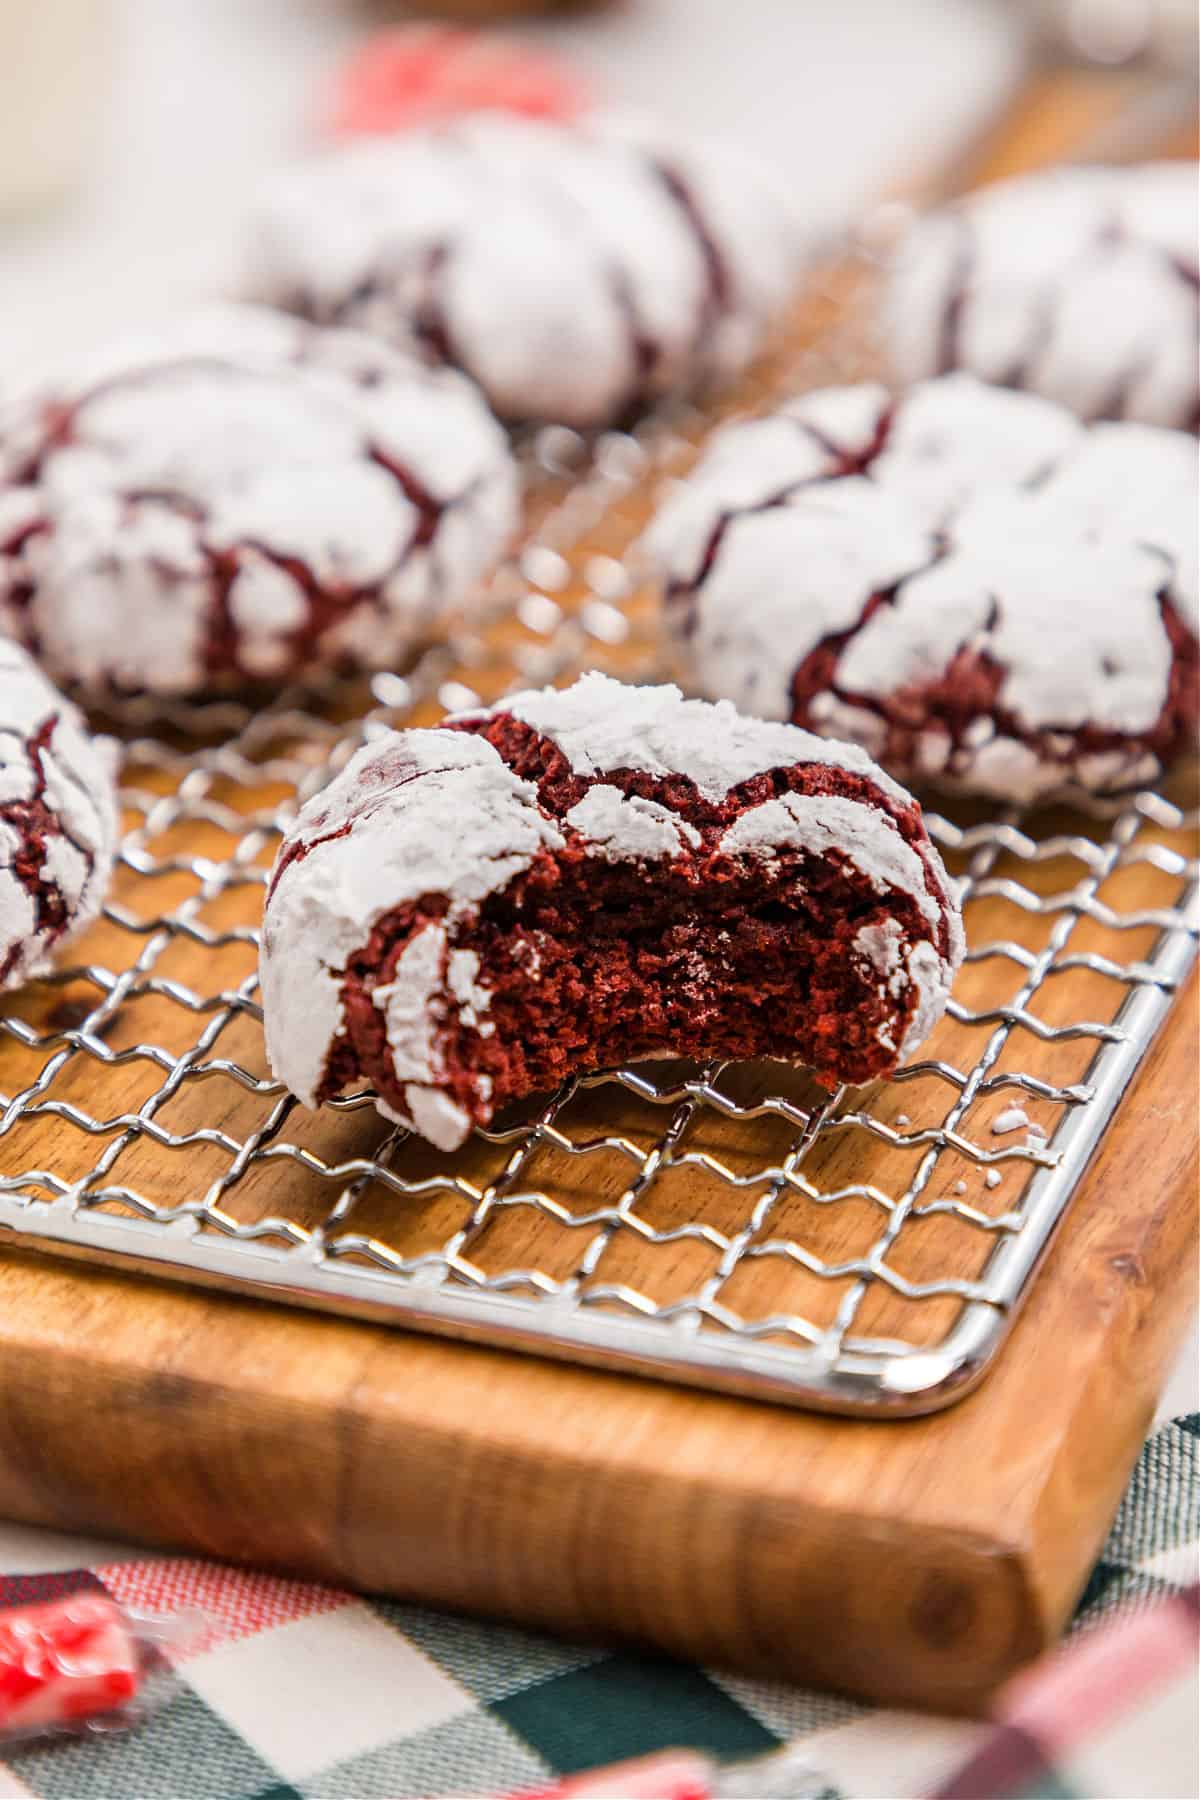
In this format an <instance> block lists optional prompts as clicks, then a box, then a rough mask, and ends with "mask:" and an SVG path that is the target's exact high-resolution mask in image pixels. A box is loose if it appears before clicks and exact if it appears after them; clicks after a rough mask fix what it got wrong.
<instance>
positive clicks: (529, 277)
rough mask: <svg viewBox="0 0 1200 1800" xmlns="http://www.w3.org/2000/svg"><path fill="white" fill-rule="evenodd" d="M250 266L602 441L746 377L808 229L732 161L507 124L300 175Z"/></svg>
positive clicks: (366, 153) (361, 152)
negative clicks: (722, 382) (597, 428)
mask: <svg viewBox="0 0 1200 1800" xmlns="http://www.w3.org/2000/svg"><path fill="white" fill-rule="evenodd" d="M251 256H252V273H251V283H252V286H253V289H254V291H255V293H256V294H258V295H260V296H262V297H263V298H265V299H267V300H270V301H271V302H273V303H275V304H277V305H281V306H285V307H288V308H289V309H291V310H293V311H296V312H299V313H301V314H303V315H304V316H305V317H308V318H312V319H315V320H317V321H318V322H319V323H323V324H330V323H334V324H339V325H353V326H355V327H357V328H360V329H363V330H366V331H370V332H372V333H375V334H377V335H379V336H380V337H383V338H385V339H388V340H389V341H392V342H398V343H410V342H420V343H421V344H422V345H423V347H424V348H425V350H426V351H427V353H428V354H430V355H431V356H434V357H436V358H438V359H439V360H443V361H448V362H453V363H456V364H457V365H458V366H459V367H461V368H463V369H465V370H466V371H467V372H468V374H470V375H472V376H473V377H474V378H475V380H476V381H478V382H479V384H480V386H481V387H482V388H483V390H484V392H485V394H486V395H487V396H488V399H489V401H490V402H491V404H492V406H493V408H494V409H495V411H496V412H497V413H499V414H500V415H501V416H502V417H504V418H508V419H514V420H557V421H560V422H561V423H564V424H568V425H573V426H579V427H587V426H592V425H599V424H604V423H606V422H608V421H611V420H614V419H617V418H620V417H623V416H625V415H626V414H628V413H629V412H631V411H632V410H634V409H635V408H641V407H644V406H645V405H646V404H647V403H648V402H650V401H651V400H653V399H654V398H656V397H657V396H659V395H662V394H665V393H668V392H671V391H674V390H676V389H679V388H681V387H686V386H691V385H693V384H694V383H695V382H696V381H697V380H700V379H705V378H708V377H711V376H723V375H727V374H730V373H732V372H734V371H736V370H737V369H739V368H740V367H741V366H742V365H743V364H744V363H745V361H746V360H747V358H748V357H749V356H750V354H751V352H752V351H753V349H754V347H755V345H756V344H757V342H758V340H759V338H760V336H761V333H762V330H763V328H764V326H765V325H766V323H767V321H768V320H769V319H770V318H771V317H772V315H773V314H774V313H775V312H776V311H777V310H778V308H779V307H780V305H781V304H782V303H783V301H784V300H785V299H786V298H787V296H788V293H789V290H790V288H791V285H792V282H793V280H794V278H795V275H796V272H797V268H798V259H799V234H798V231H797V229H796V225H795V222H794V219H793V217H792V212H791V207H790V204H789V202H788V200H787V198H786V197H785V196H784V195H783V194H782V192H781V191H779V190H777V189H776V187H775V185H774V182H773V180H772V179H771V177H770V175H769V173H768V172H767V171H765V170H764V169H763V168H761V167H760V166H759V164H758V163H757V162H756V161H754V160H753V159H752V158H750V157H748V156H745V155H744V154H742V153H740V152H738V151H735V150H733V149H731V148H728V147H725V146H721V147H717V146H714V145H710V144H704V143H690V142H678V141H668V140H666V139H663V138H661V137H659V136H657V135H656V134H655V133H653V132H651V131H650V130H648V129H647V128H645V127H641V126H634V125H630V124H628V123H626V122H624V121H617V120H615V119H601V118H599V117H598V116H596V115H593V116H591V117H590V118H589V119H588V120H587V121H586V123H581V124H576V125H560V124H553V123H550V122H548V121H536V120H530V119H519V118H515V117H506V116H502V115H500V114H492V115H479V116H476V117H474V118H469V119H463V120H459V121H455V122H453V123H451V124H448V125H443V126H441V127H438V128H433V129H430V130H427V131H412V132H406V133H404V134H402V135H400V136H396V137H393V138H380V139H376V140H373V141H369V142H361V143H356V144H352V145H350V146H348V147H346V148H343V149H340V150H337V151H334V152H333V153H327V154H325V155H323V156H322V157H320V158H318V159H314V160H313V161H311V162H310V163H308V164H307V165H306V166H303V167H301V168H298V169H296V170H294V171H291V172H289V173H288V174H286V175H285V176H283V177H282V178H281V179H279V180H277V181H276V182H275V184H274V185H273V186H272V187H271V188H270V189H269V190H268V192H267V193H266V194H265V195H264V196H263V201H262V204H261V207H260V209H259V213H258V217H257V219H256V222H255V228H254V232H253V238H252V244H251Z"/></svg>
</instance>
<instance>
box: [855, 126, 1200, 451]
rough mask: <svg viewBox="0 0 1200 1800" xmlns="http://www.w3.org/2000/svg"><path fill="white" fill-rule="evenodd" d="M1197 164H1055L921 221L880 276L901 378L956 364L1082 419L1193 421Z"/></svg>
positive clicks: (1198, 409) (1199, 303) (1197, 336)
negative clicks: (885, 276)
mask: <svg viewBox="0 0 1200 1800" xmlns="http://www.w3.org/2000/svg"><path fill="white" fill-rule="evenodd" d="M1198 204H1200V183H1198V180H1197V170H1196V165H1195V163H1187V162H1179V163H1155V164H1148V165H1145V166H1143V167H1140V168H1128V169H1127V168H1060V169H1052V170H1050V171H1048V172H1045V173H1042V174H1037V175H1029V176H1023V177H1021V178H1020V179H1019V180H1013V181H1005V182H1000V183H998V184H996V185H995V186H993V187H986V188H983V189H981V190H980V191H979V192H978V193H975V194H972V195H970V196H969V197H968V198H967V199H965V200H961V201H959V202H958V203H957V204H956V205H955V206H952V207H947V208H945V209H944V210H942V211H940V212H935V213H932V214H931V215H930V216H929V217H927V218H925V219H922V220H920V221H919V222H918V223H917V225H916V226H915V227H914V228H913V230H912V232H911V233H910V235H909V237H908V238H907V240H906V242H905V243H904V244H903V245H902V247H901V250H900V253H899V256H898V259H897V263H896V267H895V270H894V272H893V274H892V276H891V281H890V286H889V292H888V300H887V309H886V331H887V342H888V350H889V355H890V357H891V361H892V365H893V367H894V369H895V371H896V374H897V375H898V377H899V378H900V379H901V380H902V381H917V380H920V379H921V378H922V377H924V376H928V375H938V374H944V373H946V372H947V371H948V370H951V369H969V370H970V371H971V373H972V374H974V375H978V376H980V377H981V379H983V380H984V381H993V382H999V383H1000V384H1001V385H1002V386H1004V387H1015V388H1027V389H1029V390H1030V391H1031V392H1032V393H1036V394H1045V395H1046V396H1047V398H1048V399H1051V400H1057V401H1058V402H1059V403H1060V404H1061V405H1063V406H1067V407H1070V409H1071V411H1072V412H1074V413H1077V414H1078V415H1079V417H1080V418H1082V419H1140V420H1142V421H1144V422H1145V423H1147V424H1151V425H1171V426H1178V427H1181V428H1183V429H1185V430H1190V431H1194V430H1196V429H1197V426H1198V425H1200V333H1198V329H1197V327H1198V321H1200V265H1198V262H1197V246H1196V217H1197V206H1198Z"/></svg>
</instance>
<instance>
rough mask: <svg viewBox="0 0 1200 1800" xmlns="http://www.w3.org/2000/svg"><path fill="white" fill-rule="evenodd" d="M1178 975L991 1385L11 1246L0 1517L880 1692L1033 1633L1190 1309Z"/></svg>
mask: <svg viewBox="0 0 1200 1800" xmlns="http://www.w3.org/2000/svg"><path fill="white" fill-rule="evenodd" d="M1195 1000H1196V991H1195V984H1194V983H1193V984H1192V988H1191V991H1190V994H1189V996H1188V998H1187V999H1186V1000H1181V1002H1180V1003H1179V1004H1178V1005H1177V1007H1176V1009H1175V1011H1174V1013H1173V1015H1172V1019H1171V1022H1170V1024H1169V1027H1168V1028H1167V1030H1166V1031H1165V1032H1164V1033H1163V1034H1162V1035H1161V1037H1160V1039H1159V1042H1158V1044H1157V1045H1156V1047H1155V1049H1154V1050H1153V1051H1152V1053H1151V1055H1150V1058H1149V1059H1148V1061H1147V1063H1146V1065H1145V1066H1144V1069H1143V1071H1142V1074H1141V1076H1140V1079H1139V1080H1138V1082H1137V1085H1136V1088H1135V1090H1134V1092H1133V1093H1132V1094H1131V1096H1130V1098H1129V1101H1128V1103H1127V1106H1126V1108H1125V1111H1124V1114H1123V1116H1122V1118H1121V1120H1120V1121H1119V1122H1118V1124H1117V1125H1116V1127H1115V1128H1114V1129H1113V1130H1112V1131H1111V1132H1110V1133H1109V1134H1108V1137H1107V1140H1106V1142H1105V1145H1104V1148H1103V1150H1102V1152H1101V1154H1100V1156H1099V1158H1098V1160H1097V1163H1096V1165H1095V1168H1094V1171H1093V1173H1092V1175H1091V1177H1090V1179H1089V1180H1088V1182H1087V1184H1086V1186H1085V1188H1084V1191H1083V1192H1082V1193H1081V1194H1080V1196H1079V1198H1078V1201H1077V1203H1076V1205H1075V1206H1074V1208H1073V1209H1072V1212H1071V1214H1070V1215H1069V1218H1068V1221H1067V1224H1066V1225H1065V1227H1064V1228H1063V1230H1062V1232H1061V1234H1060V1236H1059V1239H1058V1241H1057V1243H1056V1245H1055V1248H1054V1249H1053V1251H1052V1253H1051V1257H1050V1262H1049V1266H1048V1267H1047V1269H1046V1271H1045V1272H1044V1274H1043V1277H1042V1278H1041V1279H1040V1280H1039V1281H1038V1283H1037V1285H1036V1287H1035V1289H1034V1292H1033V1295H1032V1297H1031V1299H1030V1301H1029V1303H1028V1305H1027V1307H1026V1309H1025V1311H1024V1313H1023V1315H1022V1317H1021V1319H1020V1320H1019V1322H1018V1324H1017V1326H1016V1327H1015V1330H1014V1334H1013V1337H1012V1339H1011V1341H1010V1344H1009V1346H1008V1348H1007V1350H1006V1351H1005V1353H1004V1355H1003V1356H1002V1358H1001V1359H1000V1361H999V1363H998V1365H997V1367H996V1369H995V1370H994V1372H993V1373H992V1374H991V1375H990V1376H989V1378H988V1380H987V1381H986V1383H985V1384H984V1385H983V1386H982V1387H981V1388H980V1389H979V1391H978V1392H977V1393H976V1394H974V1395H972V1396H971V1397H969V1398H968V1399H966V1400H964V1401H963V1402H961V1404H959V1405H958V1406H956V1407H954V1408H952V1409H950V1410H949V1411H947V1412H945V1413H942V1414H940V1415H936V1416H934V1417H932V1418H929V1419H925V1420H920V1421H913V1422H911V1423H905V1424H877V1423H871V1422H859V1421H851V1420H845V1421H839V1420H833V1419H828V1418H821V1417H816V1416H808V1415H804V1414H797V1413H792V1412H789V1411H785V1410H783V1409H780V1408H775V1407H771V1406H768V1405H762V1404H755V1403H751V1402H747V1401H739V1400H732V1399H722V1398H718V1397H714V1396H706V1395H701V1394H695V1393H688V1392H684V1391H680V1390H675V1389H672V1388H670V1387H668V1386H666V1385H662V1384H658V1383H654V1382H649V1381H641V1380H638V1379H636V1378H633V1377H621V1376H615V1375H602V1374H597V1373H594V1372H590V1371H586V1370H581V1369H571V1368H566V1367H560V1366H557V1365H554V1364H550V1363H542V1362H539V1361H538V1360H536V1359H533V1358H528V1357H522V1356H516V1355H504V1354H502V1353H500V1352H497V1351H491V1350H481V1349H477V1348H474V1347H469V1346H466V1345H454V1344H448V1343H444V1342H439V1341H436V1340H432V1339H424V1338H420V1337H416V1336H410V1335H407V1334H403V1333H398V1332H392V1331H389V1330H387V1329H385V1328H382V1327H375V1326H369V1325H364V1324H357V1323H346V1322H342V1321H335V1320H331V1319H323V1318H314V1317H309V1316H308V1315H305V1314H298V1313H291V1312H287V1311H284V1310H283V1309H280V1308H276V1307H273V1306H269V1305H265V1304H259V1303H256V1302H253V1301H243V1300H235V1299H231V1298H228V1297H225V1296H223V1295H211V1294H203V1293H198V1292H185V1291H182V1290H181V1289H178V1288H175V1287H169V1286H167V1285H165V1284H161V1285H160V1284H156V1283H151V1282H148V1281H140V1280H137V1279H134V1278H129V1277H121V1276H118V1275H116V1274H110V1273H106V1272H100V1271H95V1272H93V1271H88V1272H87V1273H86V1274H85V1273H84V1272H83V1271H81V1270H80V1269H79V1268H76V1267H74V1266H66V1265H60V1264H56V1263H53V1262H51V1261H49V1260H47V1259H44V1258H40V1257H35V1256H24V1255H22V1254H20V1253H18V1252H10V1253H8V1254H6V1255H4V1256H3V1257H0V1512H2V1513H4V1514H5V1515H7V1516H9V1517H11V1518H15V1519H21V1520H26V1521H29V1522H36V1523H40V1524H49V1525H55V1526H59V1527H62V1528H64V1529H72V1530H83V1529H88V1530H97V1531H100V1532H103V1533H108V1534H111V1535H114V1536H124V1537H132V1538H134V1539H136V1540H137V1541H140V1542H146V1543H154V1544H161V1545H173V1546H185V1547H187V1548H189V1549H192V1550H196V1551H201V1552H208V1553H212V1554H214V1555H220V1556H231V1557H236V1558H241V1559H244V1560H246V1561H249V1562H253V1563H260V1564H265V1565H268V1566H275V1567H281V1568H285V1569H291V1570H295V1571H299V1572H302V1573H304V1574H307V1575H311V1576H315V1577H318V1578H321V1579H324V1580H329V1581H336V1582H343V1583H348V1584H350V1585H352V1586H356V1587H361V1588H365V1589H372V1590H375V1589H377V1590H382V1591H385V1592H388V1593H393V1594H399V1595H404V1596H410V1597H415V1598H420V1599H422V1600H424V1601H428V1602H431V1603H433V1604H437V1605H443V1606H448V1607H455V1608H462V1609H464V1610H468V1611H470V1612H473V1613H484V1614H488V1615H495V1616H498V1617H504V1618H513V1619H518V1620H521V1621H523V1622H525V1623H527V1624H531V1625H536V1626H541V1627H545V1628H548V1629H550V1630H553V1631H561V1632H565V1633H570V1634H582V1635H585V1636H588V1637H597V1638H605V1639H625V1640H632V1641H634V1642H641V1643H650V1644H654V1645H657V1646H659V1647H661V1648H663V1649H665V1650H668V1651H671V1652H675V1653H678V1654H679V1655H682V1656H687V1657H698V1658H705V1659H708V1660H710V1661H713V1662H717V1663H721V1664H725V1665H730V1666H733V1667H737V1668H741V1669H746V1670H751V1671H757V1672H759V1673H762V1674H772V1675H775V1676H781V1677H788V1678H792V1679H795V1680H799V1681H815V1682H821V1683H829V1684H832V1685H834V1686H837V1687H840V1688H845V1689H849V1690H850V1691H852V1692H854V1693H859V1694H864V1695H868V1696H871V1697H873V1698H876V1699H880V1700H887V1701H892V1702H911V1703H917V1704H922V1705H930V1706H937V1707H940V1708H950V1709H972V1708H975V1707H978V1706H979V1705H981V1704H982V1703H983V1702H984V1700H985V1699H986V1697H987V1695H988V1693H989V1691H990V1690H991V1689H992V1688H993V1686H994V1685H995V1683H996V1682H998V1681H999V1680H1001V1679H1002V1678H1003V1677H1004V1676H1006V1675H1007V1674H1009V1673H1010V1672H1011V1671H1012V1670H1013V1669H1015V1668H1016V1667H1017V1666H1019V1665H1020V1664H1021V1663H1022V1662H1023V1661H1025V1660H1026V1659H1027V1658H1028V1657H1030V1656H1032V1655H1033V1654H1035V1653H1036V1652H1037V1651H1039V1650H1041V1649H1043V1648H1045V1647H1046V1646H1047V1645H1048V1644H1049V1643H1050V1642H1052V1640H1053V1638H1054V1637H1055V1635H1056V1633H1057V1632H1058V1631H1059V1630H1060V1629H1061V1627H1062V1625H1063V1623H1064V1621H1065V1619H1066V1618H1067V1617H1068V1615H1069V1613H1070V1610H1071V1607H1072V1605H1073V1604H1074V1601H1075V1599H1076V1597H1077V1595H1078V1592H1079V1589H1080V1587H1081V1585H1082V1583H1083V1581H1084V1579H1085V1578H1086V1575H1087V1572H1088V1570H1089V1568H1090V1566H1091V1563H1092V1561H1093V1560H1094V1558H1095V1555H1096V1553H1097V1552H1098V1550H1099V1548H1100V1545H1101V1543H1102V1541H1103V1537H1104V1534H1105V1531H1106V1529H1107V1526H1108V1523H1109V1520H1110V1519H1111V1516H1112V1513H1113V1510H1114V1509H1115V1506H1116V1503H1117V1500H1118V1498H1119V1496H1120V1494H1121V1491H1122V1489H1123V1487H1124V1484H1125V1481H1126V1479H1127V1477H1128V1472H1129V1468H1130V1466H1131V1463H1132V1461H1133V1459H1134V1457H1135V1455H1136V1453H1137V1451H1138V1449H1139V1447H1140V1445H1141V1442H1142V1439H1143V1436H1144V1433H1145V1431H1146V1428H1147V1426H1148V1423H1149V1420H1150V1418H1151V1415H1152V1412H1153V1407H1154V1403H1155V1397H1156V1394H1157V1392H1158V1389H1159V1386H1160V1383H1161V1380H1162V1378H1163V1373H1164V1366H1165V1363H1166V1360H1167V1359H1168V1357H1169V1356H1170V1354H1171V1352H1172V1349H1173V1348H1174V1347H1175V1346H1176V1345H1177V1343H1178V1338H1179V1331H1180V1326H1181V1322H1182V1320H1183V1319H1184V1317H1185V1315H1186V1312H1187V1309H1188V1306H1189V1305H1190V1303H1191V1301H1192V1299H1193V1298H1194V1288H1195V1275H1194V1262H1193V1253H1192V1246H1193V1233H1194V1216H1195V1193H1196V1179H1197V1160H1196V1144H1195V1132H1194V1125H1195V1116H1194V1115H1195V1081H1194V1076H1195V1054H1196V1036H1195V1033H1196V1015H1195Z"/></svg>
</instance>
